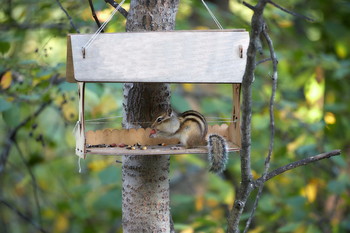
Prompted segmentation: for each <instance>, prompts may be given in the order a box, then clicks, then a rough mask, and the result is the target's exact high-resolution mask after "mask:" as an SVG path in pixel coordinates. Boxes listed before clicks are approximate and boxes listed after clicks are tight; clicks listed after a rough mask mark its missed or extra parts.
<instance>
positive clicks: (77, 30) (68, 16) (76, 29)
mask: <svg viewBox="0 0 350 233" xmlns="http://www.w3.org/2000/svg"><path fill="white" fill-rule="evenodd" d="M56 2H57V4H58V6H59V7H60V8H61V10H62V11H63V12H64V14H65V15H66V16H67V18H68V20H69V23H70V25H71V26H72V28H73V29H74V30H75V31H76V32H77V33H80V31H79V29H78V28H77V27H76V26H75V24H74V23H73V20H72V17H70V15H69V14H68V12H67V11H66V9H64V7H63V6H62V4H61V3H60V1H59V0H56Z"/></svg>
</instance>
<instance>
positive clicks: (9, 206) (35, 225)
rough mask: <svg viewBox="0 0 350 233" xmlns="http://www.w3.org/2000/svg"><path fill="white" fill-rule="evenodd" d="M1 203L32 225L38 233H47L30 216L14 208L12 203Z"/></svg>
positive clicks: (0, 200) (1, 200)
mask: <svg viewBox="0 0 350 233" xmlns="http://www.w3.org/2000/svg"><path fill="white" fill-rule="evenodd" d="M0 203H2V204H3V205H5V206H6V207H7V208H9V209H10V210H12V211H13V212H14V213H16V214H17V215H18V216H19V217H20V218H22V219H23V220H25V221H26V222H28V223H30V224H31V225H32V226H34V227H35V229H37V230H38V231H40V232H42V233H47V231H46V230H44V229H43V228H42V227H40V226H38V225H37V224H36V223H35V222H33V220H32V219H30V218H29V217H28V216H26V215H24V214H23V213H22V212H21V211H19V210H18V209H17V208H16V207H14V206H12V205H11V204H10V203H8V202H7V201H5V200H3V199H0Z"/></svg>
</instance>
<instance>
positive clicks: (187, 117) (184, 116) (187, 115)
mask: <svg viewBox="0 0 350 233" xmlns="http://www.w3.org/2000/svg"><path fill="white" fill-rule="evenodd" d="M179 118H180V121H181V122H182V123H185V122H186V121H193V122H195V123H197V124H198V126H199V128H200V130H201V135H202V137H203V138H205V136H206V135H207V133H208V124H207V120H206V119H205V117H204V116H203V115H202V114H200V113H199V112H197V111H194V110H189V111H186V112H183V113H181V115H180V116H179Z"/></svg>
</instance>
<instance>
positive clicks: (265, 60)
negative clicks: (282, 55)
mask: <svg viewBox="0 0 350 233" xmlns="http://www.w3.org/2000/svg"><path fill="white" fill-rule="evenodd" d="M271 60H272V59H271V57H268V58H264V59H262V60H260V61H258V62H257V63H256V64H255V65H256V66H258V65H260V64H262V63H264V62H267V61H271Z"/></svg>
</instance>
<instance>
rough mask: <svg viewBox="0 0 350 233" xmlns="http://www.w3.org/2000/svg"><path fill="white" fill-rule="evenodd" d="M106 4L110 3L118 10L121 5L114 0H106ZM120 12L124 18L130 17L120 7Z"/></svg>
mask: <svg viewBox="0 0 350 233" xmlns="http://www.w3.org/2000/svg"><path fill="white" fill-rule="evenodd" d="M105 2H106V3H109V4H110V5H111V6H112V7H114V8H117V7H118V6H119V3H117V2H115V1H114V0H105ZM118 11H119V13H120V14H122V15H123V16H124V18H126V17H128V12H127V11H126V10H125V9H124V8H123V7H121V6H120V7H119V9H118Z"/></svg>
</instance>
